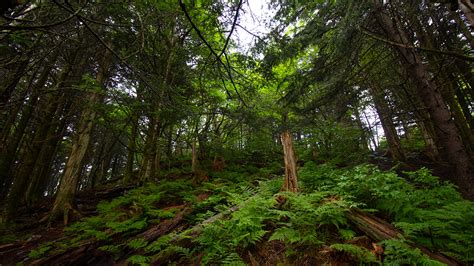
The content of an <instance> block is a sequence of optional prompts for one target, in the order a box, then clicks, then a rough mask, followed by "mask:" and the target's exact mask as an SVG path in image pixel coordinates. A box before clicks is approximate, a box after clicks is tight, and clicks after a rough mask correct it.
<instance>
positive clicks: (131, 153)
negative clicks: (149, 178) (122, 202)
mask: <svg viewBox="0 0 474 266" xmlns="http://www.w3.org/2000/svg"><path fill="white" fill-rule="evenodd" d="M137 134H138V115H137V114H136V113H135V111H132V129H131V132H130V136H129V139H128V148H127V151H128V154H127V163H126V165H125V174H124V178H123V182H124V183H125V184H126V183H128V182H130V180H131V179H132V176H133V164H134V162H135V152H136V149H137V142H136V138H137Z"/></svg>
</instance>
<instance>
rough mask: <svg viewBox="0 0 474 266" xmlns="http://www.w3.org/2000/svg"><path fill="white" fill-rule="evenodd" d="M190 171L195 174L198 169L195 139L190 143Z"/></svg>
mask: <svg viewBox="0 0 474 266" xmlns="http://www.w3.org/2000/svg"><path fill="white" fill-rule="evenodd" d="M191 152H192V154H191V156H192V157H191V172H192V173H193V174H196V172H197V170H198V159H197V158H198V156H197V151H196V141H195V140H193V143H192V144H191Z"/></svg>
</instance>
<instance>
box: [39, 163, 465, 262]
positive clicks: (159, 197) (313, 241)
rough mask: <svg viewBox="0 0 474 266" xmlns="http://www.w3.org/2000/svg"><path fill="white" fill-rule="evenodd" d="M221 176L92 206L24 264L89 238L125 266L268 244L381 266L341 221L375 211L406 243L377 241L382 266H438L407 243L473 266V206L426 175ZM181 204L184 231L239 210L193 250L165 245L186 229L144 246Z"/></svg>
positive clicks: (222, 255)
mask: <svg viewBox="0 0 474 266" xmlns="http://www.w3.org/2000/svg"><path fill="white" fill-rule="evenodd" d="M229 169H231V170H232V171H224V172H218V173H211V175H210V177H211V179H210V181H208V182H203V183H201V184H199V185H198V186H196V184H193V183H192V181H191V180H182V179H174V180H172V181H171V180H168V181H166V180H162V181H160V182H159V183H156V184H153V183H149V184H145V185H144V186H142V187H139V188H137V189H134V190H132V191H130V192H128V193H127V194H125V195H123V196H121V197H118V198H116V199H114V200H112V201H108V202H102V203H100V204H99V205H98V206H97V210H98V215H96V216H93V217H89V218H85V219H83V220H81V221H80V222H77V223H75V224H73V225H71V226H69V227H68V228H67V229H66V230H65V232H66V236H67V238H66V239H65V240H63V241H59V242H56V243H46V244H44V245H42V246H40V247H39V248H38V249H36V250H33V251H32V252H31V253H30V257H31V258H39V257H42V256H44V255H46V254H48V252H52V251H54V252H58V251H60V250H65V249H67V248H70V247H74V246H79V245H80V244H81V243H82V241H87V240H90V239H95V240H97V241H101V244H102V246H101V247H100V248H99V249H100V250H102V251H105V252H107V253H109V254H110V255H111V256H113V257H114V258H115V259H119V258H122V259H124V258H123V256H127V257H125V259H126V261H127V262H128V263H129V264H132V265H148V264H150V263H153V261H154V259H155V258H156V257H157V256H159V255H160V254H163V253H164V252H168V253H173V254H177V255H178V256H177V257H178V260H177V262H178V263H180V262H183V263H186V262H191V261H192V262H199V263H202V264H234V265H239V264H244V263H245V261H248V259H247V258H246V254H249V250H255V249H258V246H259V245H260V244H262V243H264V242H271V241H275V243H281V244H282V245H284V251H285V252H284V256H285V257H286V258H288V259H289V260H290V261H298V258H299V257H302V256H303V255H302V254H314V252H315V251H319V252H323V251H324V250H331V251H334V252H339V253H343V254H346V255H348V256H350V257H351V258H352V259H353V261H356V262H359V263H362V264H379V263H380V261H379V259H380V258H377V257H376V256H375V255H374V254H373V253H372V252H371V250H369V249H368V248H367V247H364V246H360V245H355V244H351V242H350V241H351V240H353V239H355V237H357V236H358V233H357V232H356V231H354V230H353V229H352V227H351V225H350V224H349V222H348V221H347V219H346V212H347V211H349V210H350V209H351V208H354V207H358V208H364V209H365V210H366V211H372V212H377V214H378V215H379V216H382V217H384V218H386V219H389V220H390V221H391V222H392V223H394V224H395V225H396V226H397V227H398V228H399V229H401V230H402V231H403V232H404V234H405V238H404V239H400V240H387V241H384V242H383V243H381V244H382V245H383V246H384V249H385V253H384V260H383V264H387V265H400V264H420V265H425V264H428V265H435V264H436V263H437V262H436V261H433V260H430V259H429V258H427V257H426V256H425V255H424V254H423V253H421V251H420V250H418V249H414V248H412V247H411V246H410V245H409V243H412V242H414V243H417V244H421V245H423V246H426V247H428V248H430V249H432V250H433V251H435V252H444V253H446V254H447V255H451V256H454V257H456V258H458V259H460V260H462V261H464V262H466V263H470V262H473V261H474V245H473V243H474V224H473V223H472V222H469V221H474V204H473V203H472V202H470V201H465V200H463V199H462V198H461V196H460V195H459V193H458V192H457V191H456V188H455V186H453V185H452V184H450V183H446V182H441V181H439V179H438V178H437V177H434V176H432V175H431V173H430V172H429V171H428V170H426V169H421V170H419V171H416V172H408V173H405V174H404V177H403V178H402V177H400V176H398V175H397V174H395V173H393V172H382V171H380V170H378V169H377V168H376V167H375V166H372V165H359V166H357V167H354V168H350V169H338V168H335V167H334V166H331V165H328V164H323V165H315V164H314V163H311V162H309V163H306V165H305V166H304V167H302V168H301V169H300V183H301V184H300V188H301V192H299V193H280V192H279V190H280V187H281V184H282V178H281V177H279V178H273V177H274V175H273V173H274V172H275V169H270V168H261V169H254V168H252V169H240V170H239V168H238V167H229ZM173 171H174V172H178V171H177V170H173ZM252 172H253V173H252ZM281 199H284V200H283V201H282V200H281ZM183 205H186V206H190V208H191V210H192V211H191V213H190V214H189V215H187V216H186V222H187V224H188V228H191V227H192V226H193V225H196V224H199V223H201V222H203V221H204V220H206V219H208V218H210V217H213V216H214V215H216V214H218V213H226V211H227V210H229V209H230V208H231V207H235V208H236V209H237V210H236V211H234V212H232V213H228V214H227V215H225V216H224V219H220V220H217V221H215V222H213V223H209V224H206V225H205V226H204V227H203V229H202V232H201V233H200V234H199V236H197V237H195V238H193V239H191V240H190V241H191V243H192V247H182V246H179V245H176V243H175V242H173V239H176V238H177V237H178V236H180V237H183V236H184V237H186V232H187V230H184V231H182V232H172V233H170V234H168V235H164V236H161V237H159V238H158V239H156V240H154V241H150V242H147V241H145V240H144V239H142V238H137V237H136V235H137V234H138V233H139V232H142V231H144V230H145V229H146V228H148V227H149V226H151V225H153V224H158V223H160V222H162V221H163V220H165V219H170V218H173V217H174V216H175V214H176V212H177V211H178V210H179V209H180V208H182V206H183ZM173 206H175V207H174V208H173ZM165 207H166V208H165ZM170 207H171V208H170ZM175 258H176V257H175Z"/></svg>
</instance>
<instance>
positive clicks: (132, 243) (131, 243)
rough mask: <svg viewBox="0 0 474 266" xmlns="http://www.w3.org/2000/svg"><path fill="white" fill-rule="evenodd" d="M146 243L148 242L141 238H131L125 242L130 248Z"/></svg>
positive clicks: (138, 247) (137, 247) (136, 247)
mask: <svg viewBox="0 0 474 266" xmlns="http://www.w3.org/2000/svg"><path fill="white" fill-rule="evenodd" d="M147 244H148V242H147V241H146V240H145V239H143V238H137V239H132V240H130V241H129V242H128V243H127V245H128V246H129V247H130V248H132V249H135V250H136V249H140V248H142V247H145V246H146V245H147Z"/></svg>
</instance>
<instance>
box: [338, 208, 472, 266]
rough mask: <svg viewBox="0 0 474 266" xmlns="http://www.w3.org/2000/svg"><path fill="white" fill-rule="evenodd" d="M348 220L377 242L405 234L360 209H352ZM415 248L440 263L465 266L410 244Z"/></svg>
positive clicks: (455, 260) (445, 256)
mask: <svg viewBox="0 0 474 266" xmlns="http://www.w3.org/2000/svg"><path fill="white" fill-rule="evenodd" d="M346 217H347V219H349V221H350V222H352V224H354V225H355V227H356V228H357V229H359V230H360V231H362V232H364V233H365V234H366V235H368V236H369V237H370V238H372V239H373V240H375V241H383V240H388V239H397V238H400V236H402V235H403V234H402V233H401V232H400V231H399V230H397V229H396V228H395V227H394V226H393V225H391V224H390V223H388V222H386V221H384V220H382V219H380V218H378V217H376V216H374V215H371V214H368V213H366V212H363V211H362V210H360V209H352V210H350V211H349V212H348V213H347V215H346ZM410 245H411V246H412V247H414V248H418V249H420V250H421V252H423V253H424V254H425V255H427V256H428V257H430V258H431V259H434V260H437V261H439V262H442V263H445V264H447V265H450V266H451V265H453V266H454V265H463V264H462V263H461V262H460V261H458V260H457V259H455V258H452V257H449V256H447V255H444V254H441V253H434V252H432V251H430V250H429V249H428V248H426V247H423V246H420V245H416V244H410Z"/></svg>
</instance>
